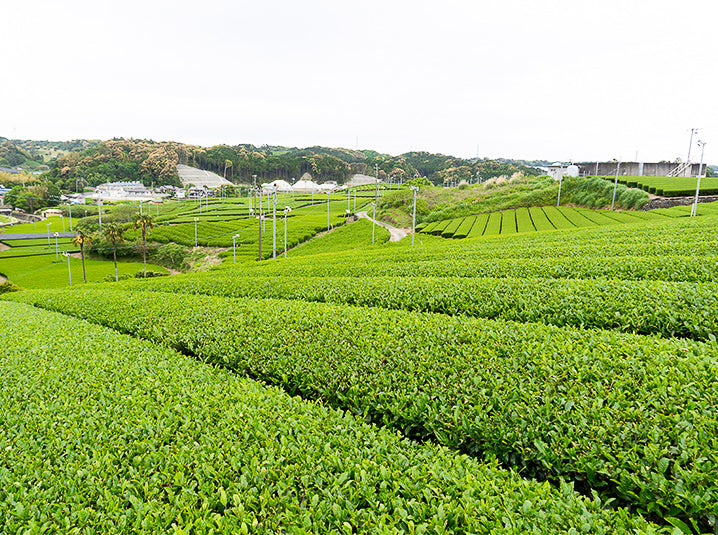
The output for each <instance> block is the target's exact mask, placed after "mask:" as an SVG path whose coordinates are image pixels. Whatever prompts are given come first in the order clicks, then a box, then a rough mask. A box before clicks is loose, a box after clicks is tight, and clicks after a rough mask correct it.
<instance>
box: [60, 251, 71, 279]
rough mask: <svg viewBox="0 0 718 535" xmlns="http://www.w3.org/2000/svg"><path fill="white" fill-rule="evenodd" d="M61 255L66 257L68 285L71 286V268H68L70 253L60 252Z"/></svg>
mask: <svg viewBox="0 0 718 535" xmlns="http://www.w3.org/2000/svg"><path fill="white" fill-rule="evenodd" d="M62 256H64V257H67V276H68V278H69V279H70V286H72V270H71V269H70V253H62Z"/></svg>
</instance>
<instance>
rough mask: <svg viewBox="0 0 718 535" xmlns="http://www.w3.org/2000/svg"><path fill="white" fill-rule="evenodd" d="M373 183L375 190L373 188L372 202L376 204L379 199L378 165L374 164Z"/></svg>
mask: <svg viewBox="0 0 718 535" xmlns="http://www.w3.org/2000/svg"><path fill="white" fill-rule="evenodd" d="M374 166H375V168H374V181H375V184H376V188H374V202H375V203H376V202H377V200H378V199H379V164H378V163H377V164H374Z"/></svg>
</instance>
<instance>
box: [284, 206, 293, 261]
mask: <svg viewBox="0 0 718 535" xmlns="http://www.w3.org/2000/svg"><path fill="white" fill-rule="evenodd" d="M291 211H292V209H291V208H290V207H289V206H285V207H284V258H287V214H288V213H289V212H291Z"/></svg>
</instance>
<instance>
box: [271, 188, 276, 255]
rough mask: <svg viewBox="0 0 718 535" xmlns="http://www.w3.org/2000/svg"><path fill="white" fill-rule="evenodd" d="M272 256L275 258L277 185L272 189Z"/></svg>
mask: <svg viewBox="0 0 718 535" xmlns="http://www.w3.org/2000/svg"><path fill="white" fill-rule="evenodd" d="M272 258H273V259H275V260H276V258H277V186H274V190H273V191H272Z"/></svg>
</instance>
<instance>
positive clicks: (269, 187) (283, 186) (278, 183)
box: [262, 180, 293, 193]
mask: <svg viewBox="0 0 718 535" xmlns="http://www.w3.org/2000/svg"><path fill="white" fill-rule="evenodd" d="M274 188H276V189H277V193H291V192H292V191H293V189H292V185H291V184H290V183H289V182H287V181H286V180H275V181H274V182H269V183H268V184H262V189H263V190H264V191H265V192H267V191H273V190H274Z"/></svg>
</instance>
